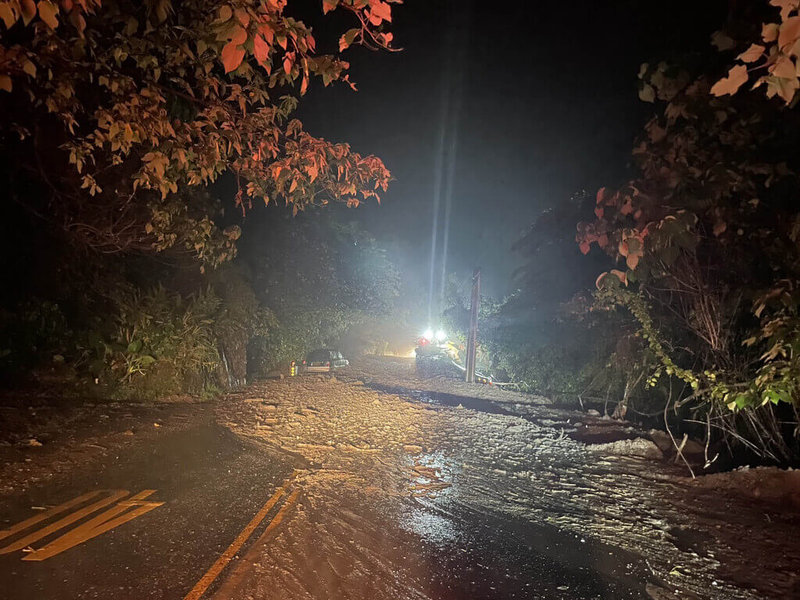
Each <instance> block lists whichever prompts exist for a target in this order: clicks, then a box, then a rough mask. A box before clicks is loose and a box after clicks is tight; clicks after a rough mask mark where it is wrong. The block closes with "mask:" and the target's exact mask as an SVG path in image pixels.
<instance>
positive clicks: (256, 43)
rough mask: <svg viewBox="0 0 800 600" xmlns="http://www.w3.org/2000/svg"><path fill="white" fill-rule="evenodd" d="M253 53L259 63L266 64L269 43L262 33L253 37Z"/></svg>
mask: <svg viewBox="0 0 800 600" xmlns="http://www.w3.org/2000/svg"><path fill="white" fill-rule="evenodd" d="M253 55H254V56H255V57H256V60H257V61H258V62H259V64H264V63H265V62H266V60H267V58H268V57H269V44H267V42H265V41H264V38H263V37H261V36H260V35H257V36H256V37H254V38H253Z"/></svg>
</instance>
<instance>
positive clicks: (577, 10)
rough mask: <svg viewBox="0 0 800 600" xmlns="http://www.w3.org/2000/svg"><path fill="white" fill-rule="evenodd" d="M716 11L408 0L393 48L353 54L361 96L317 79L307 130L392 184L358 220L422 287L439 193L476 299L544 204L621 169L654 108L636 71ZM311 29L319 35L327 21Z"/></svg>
mask: <svg viewBox="0 0 800 600" xmlns="http://www.w3.org/2000/svg"><path fill="white" fill-rule="evenodd" d="M726 9H727V5H726V3H725V2H721V1H712V0H704V1H702V2H698V1H697V0H675V1H671V2H655V1H649V2H646V1H642V0H638V1H637V0H613V1H605V2H603V1H597V0H594V1H589V0H573V1H571V2H530V1H524V2H523V1H518V2H513V1H512V2H504V3H497V2H471V1H468V0H462V1H458V2H455V1H452V0H438V1H434V0H427V1H426V0H407V1H406V3H405V4H404V5H401V6H396V7H395V8H394V15H395V19H394V24H393V28H392V30H393V32H394V36H395V43H396V45H397V46H400V47H402V48H403V51H402V52H397V53H393V54H389V53H385V52H370V51H367V50H364V49H361V48H356V49H354V50H352V51H348V52H347V53H346V58H347V59H348V60H350V61H351V77H352V78H353V80H354V81H355V82H356V83H357V84H358V87H359V91H358V92H357V93H354V92H352V91H351V90H349V88H347V87H346V86H342V85H340V86H338V87H337V86H334V87H331V88H323V87H322V86H321V85H317V86H312V90H311V91H310V92H309V94H308V95H307V96H306V97H305V98H304V101H303V102H302V103H301V105H302V108H301V110H300V117H301V118H302V120H303V121H304V123H305V125H306V128H307V129H308V130H309V131H310V132H311V133H313V134H315V135H319V136H322V137H325V138H328V139H331V140H335V141H347V142H350V143H351V144H352V146H353V147H354V148H355V149H356V150H358V151H359V152H362V153H373V154H376V155H378V156H380V157H381V158H382V159H383V160H384V161H385V162H386V164H387V166H388V167H389V169H390V170H391V171H392V173H393V175H394V177H395V178H396V181H395V182H393V184H392V185H391V187H390V190H389V192H388V193H387V194H386V195H385V199H384V202H383V204H382V205H381V206H380V207H378V206H367V207H362V208H359V209H357V211H355V212H356V213H357V215H355V217H356V218H358V219H363V220H364V222H365V224H366V225H367V226H368V228H369V229H370V230H371V231H372V232H373V233H374V234H375V235H376V236H378V237H379V238H380V239H381V240H382V241H384V242H385V243H386V244H388V245H390V247H391V248H393V249H394V250H395V252H396V254H397V258H398V260H399V261H400V263H401V265H403V267H404V268H405V269H412V270H414V271H415V272H414V276H416V277H417V278H418V279H419V280H420V281H424V284H425V285H427V278H428V275H427V271H428V266H427V265H428V262H429V261H430V254H431V238H432V223H433V219H434V214H435V210H434V208H435V207H436V206H437V195H438V198H439V200H438V212H439V215H440V216H439V219H438V223H439V228H438V230H439V233H438V244H439V251H438V252H437V255H441V243H442V240H443V236H444V230H445V227H444V221H445V218H444V216H445V214H446V213H447V199H448V195H449V197H450V202H451V208H450V219H449V243H448V246H449V251H448V253H447V256H448V259H447V260H448V262H447V265H446V269H447V271H455V272H456V273H457V274H458V275H459V276H463V277H467V276H468V275H469V273H471V271H472V269H473V268H474V267H476V266H480V267H482V269H483V281H484V290H485V292H486V293H487V294H489V295H493V296H502V295H503V294H505V293H508V292H509V291H511V289H512V280H511V273H512V271H513V270H514V268H515V267H516V266H517V264H518V258H517V257H515V256H514V255H513V253H512V252H511V250H510V248H511V245H512V244H513V243H514V241H515V240H517V239H518V238H519V236H520V235H521V233H522V232H523V231H524V230H525V229H526V228H527V227H528V225H529V224H530V222H531V221H532V220H533V219H534V218H535V217H536V215H537V214H538V213H539V212H540V211H541V210H543V209H544V208H546V207H548V206H552V205H554V204H556V203H558V202H561V201H564V200H565V199H567V198H569V196H570V195H572V194H573V193H575V192H577V191H579V190H581V189H586V190H589V191H590V192H593V191H594V190H596V189H597V188H598V187H600V186H602V185H614V183H616V182H619V181H620V179H621V178H622V177H624V176H625V174H626V172H627V171H626V170H627V169H628V168H629V157H630V150H631V148H632V145H633V140H634V138H635V136H636V135H637V134H638V132H639V131H640V129H641V126H642V124H643V123H644V122H645V120H646V119H647V118H648V116H649V115H651V114H652V112H653V106H652V105H647V104H645V103H643V102H641V101H640V100H639V99H638V96H637V78H636V74H637V72H638V69H639V65H640V64H641V63H642V62H646V61H658V60H662V59H665V58H669V56H670V55H673V54H676V55H677V54H683V53H686V52H690V51H700V52H708V51H709V48H710V41H709V40H710V35H711V33H712V32H713V31H715V30H716V29H719V28H720V27H721V26H722V24H723V23H724V19H725V16H726ZM327 18H328V19H330V18H331V17H330V16H329V17H327ZM314 25H315V30H316V31H317V32H318V37H320V34H319V31H320V27H322V28H324V27H325V26H326V22H325V20H324V19H317V20H316V21H314ZM328 25H330V23H329V24H328ZM437 173H438V175H437ZM448 180H450V181H452V185H450V186H448ZM437 182H438V183H437ZM437 188H438V189H439V192H438V193H437ZM448 189H449V190H450V191H449V192H448ZM440 271H441V264H438V265H437V266H436V276H435V280H436V283H435V286H437V287H438V281H439V278H440Z"/></svg>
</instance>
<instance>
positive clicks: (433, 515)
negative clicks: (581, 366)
mask: <svg viewBox="0 0 800 600" xmlns="http://www.w3.org/2000/svg"><path fill="white" fill-rule="evenodd" d="M386 364H387V365H390V366H391V365H392V364H393V363H386ZM380 366H381V365H380V364H379V365H377V366H373V367H374V370H376V372H377V370H378V367H380ZM373 367H370V368H373ZM395 367H396V369H398V373H399V375H396V376H394V375H392V374H391V373H388V374H383V375H382V379H380V378H377V376H376V377H375V379H374V380H372V379H371V377H372V371H363V372H358V371H355V372H354V373H353V375H350V376H349V378H346V377H345V376H343V377H341V378H339V379H338V380H337V379H335V378H334V379H326V378H322V377H320V378H317V377H313V378H311V377H308V378H289V379H287V380H280V381H277V380H276V381H272V382H264V383H261V384H256V385H253V386H250V387H249V388H246V389H242V390H238V391H236V392H233V393H231V394H230V395H229V396H228V397H227V398H226V399H225V400H223V401H221V402H220V403H219V404H218V405H217V406H216V407H210V406H207V405H206V406H198V405H187V406H180V407H178V408H175V409H173V408H159V411H161V412H164V414H163V415H162V416H163V419H161V417H159V419H160V420H161V422H162V423H163V425H160V426H158V427H156V424H155V423H154V422H153V417H152V415H151V414H150V413H149V412H147V411H145V412H143V413H141V415H142V416H141V418H140V419H139V420H140V421H141V427H140V428H138V429H136V428H134V429H136V431H135V432H133V431H128V430H125V429H123V428H128V427H131V424H130V423H128V422H127V421H125V422H122V421H119V418H118V417H117V416H116V414H115V413H110V412H109V413H108V414H109V415H110V416H106V418H105V419H100V417H102V416H103V415H102V414H101V415H99V416H98V422H100V421H102V422H104V423H107V424H108V423H110V422H113V423H114V424H116V425H117V430H116V433H114V432H113V431H112V432H111V433H109V437H108V439H109V440H112V439H117V440H124V441H121V442H120V443H119V444H117V445H115V444H116V442H114V443H109V444H108V445H107V446H103V444H96V443H95V442H91V443H89V444H88V445H90V446H93V447H94V446H102V447H104V448H105V450H104V451H103V452H101V453H95V454H94V455H92V457H91V458H87V460H86V462H85V464H80V463H79V464H77V465H76V464H75V461H74V459H73V460H72V462H71V463H69V464H68V460H67V453H66V451H64V452H61V453H59V452H60V451H59V448H66V443H65V442H64V441H63V440H62V439H61V438H59V437H58V436H56V435H53V436H52V437H48V438H46V440H49V441H47V442H46V443H45V445H44V446H43V447H41V448H35V447H29V448H24V447H23V446H20V449H19V452H21V453H22V455H23V456H24V453H25V452H27V453H28V454H29V455H30V456H33V457H35V459H29V460H32V462H25V459H22V462H19V461H18V462H17V463H15V464H16V467H15V466H14V464H12V463H13V461H9V464H8V465H4V467H6V468H5V471H3V472H4V473H13V472H26V473H27V472H28V471H20V470H19V469H17V467H20V468H21V467H24V465H36V468H39V467H41V466H42V465H46V464H47V461H50V464H52V465H53V467H54V468H53V469H52V471H53V472H55V473H56V475H54V476H53V477H51V478H50V479H48V480H47V481H46V482H45V481H44V480H43V479H42V478H40V479H39V483H34V484H32V485H30V484H29V485H27V486H25V487H18V488H16V489H18V490H21V491H18V492H17V493H15V494H13V495H5V496H0V600H22V599H25V600H27V599H31V598H42V599H46V600H67V599H70V600H71V599H81V598H98V599H118V600H127V599H134V598H135V599H137V600H143V599H164V600H228V599H235V600H272V599H277V600H300V599H304V600H317V599H318V600H337V599H340V598H341V599H347V600H383V599H386V600H389V599H391V600H412V599H413V600H467V599H469V600H490V599H492V600H494V599H497V600H504V599H510V598H513V599H531V600H598V599H603V600H625V599H629V600H638V599H650V600H686V599H696V598H711V599H714V598H720V599H725V600H729V599H732V598H736V599H739V600H754V599H760V598H784V597H787V598H788V597H798V596H796V595H792V594H793V593H794V591H796V590H798V589H800V588H798V587H797V586H798V585H800V584H798V583H797V578H796V577H795V575H794V574H793V573H794V572H795V571H796V569H794V566H795V565H796V561H795V560H794V558H793V557H796V556H798V551H797V547H798V546H800V544H798V543H796V542H795V540H796V539H798V538H797V536H788V537H787V536H785V535H784V533H785V532H787V531H790V530H791V531H798V529H797V523H798V522H800V521H797V520H796V519H795V517H794V516H793V515H794V513H789V511H787V510H785V509H783V508H781V509H780V510H778V509H777V508H775V509H772V508H769V507H768V506H766V505H765V506H763V507H762V506H760V505H753V504H750V503H747V502H745V501H742V500H737V499H736V498H733V497H723V496H721V495H714V493H712V492H711V491H709V492H708V494H707V495H700V492H699V491H698V492H697V493H696V494H695V495H693V496H691V497H692V498H694V499H695V501H694V503H689V504H687V503H686V502H687V501H686V498H687V494H688V493H689V488H688V487H686V485H684V484H683V483H682V482H681V481H677V480H675V479H674V478H668V477H667V478H665V477H666V476H663V473H662V476H661V477H660V478H655V477H653V475H654V474H655V473H656V472H664V471H665V469H667V468H668V467H667V466H665V465H661V464H660V463H657V462H650V461H643V460H638V459H637V460H636V461H628V460H625V461H621V460H617V459H616V458H614V459H611V460H604V459H602V458H598V457H597V455H594V454H589V453H587V450H586V449H585V448H584V446H583V445H582V444H581V443H579V442H576V441H572V440H570V439H568V438H566V437H564V436H563V430H562V431H561V434H558V433H557V429H554V428H553V427H551V426H549V425H545V424H544V423H545V421H550V422H553V423H556V424H557V425H558V424H559V423H561V425H559V426H563V422H562V421H559V419H563V418H564V416H563V415H560V414H559V413H555V412H552V411H550V409H547V408H546V407H544V408H542V407H540V408H536V407H534V408H531V409H530V410H531V411H533V412H532V413H531V415H532V416H530V418H520V417H514V416H512V415H511V413H510V412H509V410H507V408H509V407H511V406H512V404H508V403H505V404H504V403H500V404H490V403H487V401H486V399H485V398H483V397H482V396H486V395H487V394H488V392H489V391H491V390H487V389H484V387H485V386H484V387H480V386H473V387H463V386H462V387H460V388H458V386H455V385H454V384H450V383H447V382H435V381H434V382H427V381H416V380H412V379H408V378H409V377H410V376H409V375H408V374H406V373H405V370H403V369H406V367H407V365H405V366H404V364H400V363H398V365H395ZM406 370H407V369H406ZM403 377H405V378H406V379H407V380H408V381H409V382H410V383H405V384H404V383H403V382H404V381H405V380H404V379H403ZM403 385H407V386H410V387H407V388H404V387H403ZM424 385H431V386H444V387H443V389H447V390H450V392H459V393H458V394H451V393H449V392H442V391H440V392H435V393H433V392H430V391H426V392H425V393H422V392H420V391H419V389H420V386H424ZM456 388H458V389H456ZM459 390H460V391H459ZM503 398H505V396H503ZM212 408H213V410H212ZM147 410H150V409H147ZM127 411H130V412H131V414H133V413H135V412H136V411H133V409H130V408H129V407H125V408H121V409H120V413H122V412H127ZM537 411H538V412H537ZM106 412H108V411H106ZM540 413H541V414H540ZM103 414H105V413H103ZM136 414H137V415H139V414H140V413H136ZM170 415H171V416H172V417H173V418H168V417H170ZM537 415H538V416H537ZM145 416H146V417H147V418H146V419H145ZM534 416H535V417H536V418H535V419H534V418H533V417H534ZM545 417H547V419H545ZM130 418H133V417H130ZM136 418H139V417H136ZM118 421H119V422H118ZM534 421H535V423H534ZM176 422H177V423H182V424H181V425H177V426H174V427H173V426H172V424H174V423H176ZM110 429H114V428H113V427H111V428H110ZM126 434H127V435H126ZM70 436H71V437H70ZM70 436H66V437H67V438H69V439H72V441H73V442H75V443H77V444H78V445H80V442H81V440H80V439H79V437H80V436H77V434H75V435H73V434H70ZM76 436H77V437H76ZM114 436H117V437H114ZM91 439H92V440H95V439H96V438H91ZM104 443H105V442H104ZM86 445H87V444H86V443H83V446H86ZM48 446H49V447H50V448H51V450H50V451H49V452H50V454H42V453H39V454H37V452H39V451H40V450H47V448H48ZM73 456H74V455H73ZM78 456H82V455H78ZM9 465H11V468H8V467H9ZM59 465H60V466H61V467H63V468H60V467H59ZM64 465H67V466H66V467H64ZM55 467H59V468H55ZM669 468H670V469H672V467H669ZM15 469H17V471H15ZM33 472H39V471H36V469H34V470H33V471H30V473H33ZM40 474H41V473H40ZM10 480H11V479H9V481H10ZM3 489H11V488H10V487H8V488H3ZM725 498H727V499H725ZM723 499H725V502H728V503H729V504H725V503H724V502H723V503H722V505H720V507H719V509H720V511H721V514H720V515H717V514H716V513H713V510H712V509H714V508H715V507H717V505H718V504H720V502H722V500H723ZM694 504H696V506H695V507H694V508H696V509H697V510H689V509H690V508H692V506H694ZM766 510H769V511H770V512H769V514H768V515H767V517H768V519H767V520H766V523H765V522H763V521H764V519H765V518H766V517H765V511H766ZM731 514H735V515H737V520H736V522H731V520H730V519H729V515H731ZM723 524H724V526H725V527H724V528H723ZM732 527H733V528H736V529H735V530H736V531H737V532H740V533H736V535H735V536H733V537H734V538H735V539H731V536H727V537H720V538H719V539H717V538H714V540H713V542H712V541H709V540H710V539H711V538H710V536H711V535H712V534H714V535H720V536H721V535H722V533H724V532H725V531H726V530H727V529H730V528H732ZM717 532H719V533H717ZM741 532H749V534H748V535H749V537H748V538H747V539H746V540H745V536H744V535H743V534H742V533H741ZM707 542H708V547H706V544H707ZM756 542H758V543H760V544H761V545H760V546H759V547H772V546H770V545H779V547H780V553H777V551H775V554H773V555H770V554H769V553H763V554H764V556H767V557H768V559H769V562H768V564H769V565H773V570H774V572H773V573H772V575H771V576H770V577H769V578H768V579H764V577H763V576H762V575H761V569H762V566H761V565H759V567H758V568H757V569H756V568H753V569H750V571H747V572H744V571H743V569H742V568H739V567H737V569H736V575H737V577H736V578H732V577H730V576H726V573H727V572H729V571H730V569H727V571H726V570H725V569H724V568H718V567H719V566H720V565H721V566H722V567H725V566H726V565H742V564H744V565H747V564H748V561H750V562H752V561H756V560H759V559H762V558H764V557H763V556H762V554H758V555H754V554H753V553H752V552H751V550H750V546H751V544H754V543H756ZM765 544H766V545H765ZM709 548H712V549H713V550H714V552H718V553H719V554H718V555H719V559H718V558H717V556H714V555H712V554H711V552H710V551H709ZM773 557H779V559H780V561H783V562H784V563H786V564H787V565H788V567H787V568H784V567H783V566H781V565H778V566H777V567H775V566H774V565H775V564H777V562H779V561H778V559H774V560H773ZM737 561H738V562H737ZM751 571H752V572H751ZM754 584H758V585H759V586H760V587H761V588H762V589H759V590H756V589H754V587H755V585H754ZM717 586H719V587H717ZM678 588H680V589H681V591H679V592H676V589H678ZM692 590H694V591H692ZM698 590H700V591H702V592H703V593H698ZM788 590H793V592H788Z"/></svg>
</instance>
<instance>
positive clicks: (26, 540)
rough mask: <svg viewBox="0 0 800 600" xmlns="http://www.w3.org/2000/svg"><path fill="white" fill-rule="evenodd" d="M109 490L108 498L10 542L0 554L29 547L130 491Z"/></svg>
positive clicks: (119, 498) (1, 549)
mask: <svg viewBox="0 0 800 600" xmlns="http://www.w3.org/2000/svg"><path fill="white" fill-rule="evenodd" d="M108 492H109V493H110V494H111V495H110V496H107V497H106V498H103V499H101V500H98V501H97V502H95V503H93V504H90V505H89V506H86V507H84V508H82V509H80V510H77V511H75V512H74V513H71V514H69V515H67V516H66V517H64V518H63V519H60V520H58V521H56V522H55V523H52V524H51V525H48V526H47V527H43V528H42V529H39V530H38V531H34V532H33V533H31V534H30V535H27V536H25V537H23V538H21V539H19V540H17V541H16V542H14V543H12V544H9V545H8V546H6V547H5V548H0V554H9V553H10V552H16V551H17V550H22V549H23V548H27V547H28V546H30V545H31V544H32V543H33V542H38V541H39V540H41V539H42V538H46V537H47V536H48V535H50V534H51V533H54V532H56V531H58V530H59V529H63V528H64V527H66V526H67V525H72V523H74V522H75V521H80V520H81V519H82V518H84V517H86V516H88V515H90V514H92V513H93V512H94V511H96V510H100V509H101V508H104V507H106V506H108V505H109V504H113V503H114V502H116V501H117V500H121V499H122V498H124V497H125V496H127V495H128V494H129V493H130V492H128V491H127V490H108ZM62 506H63V505H62ZM57 508H58V507H57ZM59 512H60V511H59ZM17 527H18V526H17ZM19 531H22V530H19Z"/></svg>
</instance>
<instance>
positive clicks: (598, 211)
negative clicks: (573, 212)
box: [594, 206, 603, 219]
mask: <svg viewBox="0 0 800 600" xmlns="http://www.w3.org/2000/svg"><path fill="white" fill-rule="evenodd" d="M594 216H596V217H597V218H598V219H602V218H603V208H602V207H601V206H598V207H597V208H595V209H594Z"/></svg>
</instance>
